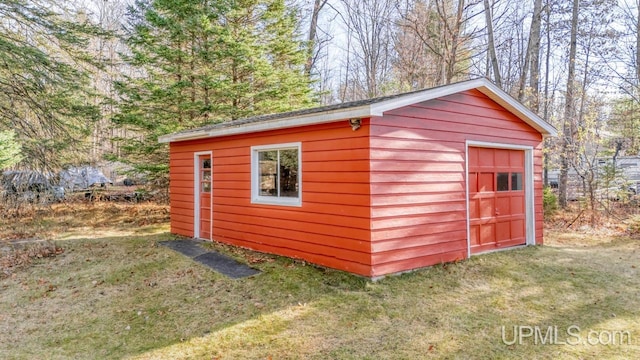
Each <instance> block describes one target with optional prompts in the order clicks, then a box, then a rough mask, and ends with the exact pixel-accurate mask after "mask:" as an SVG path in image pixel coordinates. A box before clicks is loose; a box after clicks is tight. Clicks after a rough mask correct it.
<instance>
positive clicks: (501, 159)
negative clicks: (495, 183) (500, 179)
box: [494, 149, 510, 167]
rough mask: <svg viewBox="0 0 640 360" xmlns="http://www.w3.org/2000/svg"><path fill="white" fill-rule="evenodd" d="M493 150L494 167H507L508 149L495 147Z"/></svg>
mask: <svg viewBox="0 0 640 360" xmlns="http://www.w3.org/2000/svg"><path fill="white" fill-rule="evenodd" d="M494 151H495V155H494V156H495V159H496V160H495V167H509V159H510V151H509V150H503V149H496V150H494Z"/></svg>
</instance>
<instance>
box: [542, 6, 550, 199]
mask: <svg viewBox="0 0 640 360" xmlns="http://www.w3.org/2000/svg"><path fill="white" fill-rule="evenodd" d="M545 15H546V18H545V22H546V24H545V26H546V29H545V31H546V37H547V48H546V51H545V65H544V110H543V118H544V121H546V122H549V72H550V71H549V63H550V59H551V4H549V2H548V1H547V3H546V11H545ZM545 143H546V144H549V139H547V140H545ZM543 156H544V175H543V176H544V186H549V155H548V154H547V153H544V154H543Z"/></svg>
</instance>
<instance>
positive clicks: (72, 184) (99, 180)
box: [60, 166, 113, 191]
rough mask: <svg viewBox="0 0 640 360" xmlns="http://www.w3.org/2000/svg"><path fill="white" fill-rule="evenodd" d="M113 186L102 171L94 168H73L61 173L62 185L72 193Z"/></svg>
mask: <svg viewBox="0 0 640 360" xmlns="http://www.w3.org/2000/svg"><path fill="white" fill-rule="evenodd" d="M107 184H111V185H113V182H112V181H111V180H110V179H108V178H107V177H106V176H104V174H103V173H102V171H100V170H98V169H97V168H95V167H92V166H73V167H70V168H68V169H66V170H63V171H61V172H60V185H61V186H62V187H64V188H65V189H68V190H70V191H78V190H86V189H89V188H91V187H95V186H99V187H105V186H106V185H107Z"/></svg>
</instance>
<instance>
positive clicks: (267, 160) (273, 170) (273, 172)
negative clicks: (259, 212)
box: [258, 150, 278, 196]
mask: <svg viewBox="0 0 640 360" xmlns="http://www.w3.org/2000/svg"><path fill="white" fill-rule="evenodd" d="M258 167H259V169H258V171H259V175H258V181H259V184H258V186H259V187H260V189H259V191H260V196H278V190H277V188H276V183H277V181H278V169H277V168H278V151H277V150H271V151H259V152H258Z"/></svg>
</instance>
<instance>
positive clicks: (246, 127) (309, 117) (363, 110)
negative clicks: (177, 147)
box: [158, 105, 372, 143]
mask: <svg viewBox="0 0 640 360" xmlns="http://www.w3.org/2000/svg"><path fill="white" fill-rule="evenodd" d="M370 116H372V113H371V106H370V105H363V106H358V107H354V108H349V109H337V110H331V111H324V112H319V113H312V114H305V115H298V116H291V117H285V118H280V119H274V120H268V121H260V122H255V123H248V124H241V125H237V126H231V127H225V128H220V129H211V130H200V131H196V132H191V133H184V134H180V133H178V134H169V135H164V136H161V137H159V138H158V141H159V142H161V143H169V142H177V141H186V140H196V139H204V138H214V137H221V136H229V135H239V134H246V133H253V132H258V131H268V130H279V129H287V128H293V127H299V126H308V125H317V124H325V123H330V122H335V121H339V120H345V119H353V118H367V117H370Z"/></svg>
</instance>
